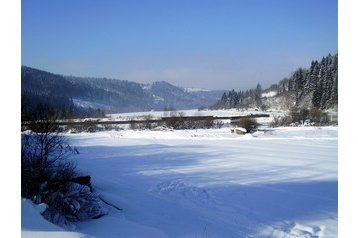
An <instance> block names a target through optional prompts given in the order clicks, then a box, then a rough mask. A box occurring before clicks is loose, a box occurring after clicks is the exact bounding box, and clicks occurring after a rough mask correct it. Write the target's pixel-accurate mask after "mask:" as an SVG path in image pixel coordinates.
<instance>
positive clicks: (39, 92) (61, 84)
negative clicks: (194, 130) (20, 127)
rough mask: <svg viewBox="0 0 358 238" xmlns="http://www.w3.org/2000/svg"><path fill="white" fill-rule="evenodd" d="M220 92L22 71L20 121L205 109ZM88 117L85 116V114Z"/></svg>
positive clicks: (162, 83)
mask: <svg viewBox="0 0 358 238" xmlns="http://www.w3.org/2000/svg"><path fill="white" fill-rule="evenodd" d="M223 92H224V91H223V90H217V91H210V90H204V89H186V88H182V87H177V86H174V85H171V84H169V83H167V82H164V81H161V82H155V83H152V84H139V83H136V82H130V81H126V80H117V79H107V78H88V77H73V76H64V75H58V74H53V73H50V72H46V71H42V70H38V69H34V68H30V67H27V66H22V67H21V95H22V97H21V100H22V109H21V111H22V118H23V119H25V118H27V119H30V118H32V117H37V116H38V115H36V113H37V112H36V111H39V110H42V109H43V108H47V109H48V110H50V111H51V112H52V113H55V111H56V112H60V114H61V115H60V117H71V116H78V115H76V113H77V114H78V112H80V113H79V114H83V116H86V111H91V110H92V111H93V110H95V111H98V112H99V111H102V114H103V111H106V112H135V111H150V110H164V109H169V108H170V109H176V110H183V109H195V108H199V107H208V106H210V105H212V104H214V103H215V102H216V101H217V100H218V99H220V97H221V95H222V93H223ZM87 114H88V113H87Z"/></svg>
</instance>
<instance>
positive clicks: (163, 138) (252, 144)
mask: <svg viewBox="0 0 358 238" xmlns="http://www.w3.org/2000/svg"><path fill="white" fill-rule="evenodd" d="M66 136H67V137H68V138H69V140H70V143H71V144H72V145H74V146H76V147H77V148H78V149H79V151H80V154H79V155H75V156H73V157H72V159H74V160H76V161H77V163H78V166H79V169H81V170H82V171H84V172H85V173H88V174H90V175H91V176H92V182H93V184H94V187H95V188H96V191H97V192H98V193H100V194H101V196H103V198H105V199H106V200H107V201H109V202H110V203H112V204H114V205H116V206H118V207H120V208H122V209H123V211H118V210H116V209H110V208H109V214H108V215H106V216H104V217H102V218H100V219H97V220H91V221H86V222H82V223H79V224H77V227H76V229H75V230H74V231H64V230H62V229H61V228H58V227H56V226H55V225H52V224H48V223H46V221H44V220H41V219H42V217H40V216H38V212H37V213H36V209H35V208H34V207H33V206H32V205H31V204H30V203H29V202H28V201H22V235H23V237H155V238H160V237H183V238H189V237H192V238H194V237H195V238H196V237H198V238H201V237H205V238H206V237H221V238H222V237H277V238H293V237H296V238H297V237H302V238H303V237H305V238H309V237H311V238H314V237H315V238H321V237H327V238H330V237H337V236H338V232H337V228H338V214H337V210H338V174H337V173H338V168H337V167H338V155H337V147H338V128H337V127H322V128H315V127H299V128H275V129H268V130H267V131H266V132H257V133H255V134H253V135H249V134H248V135H244V136H240V135H236V134H232V133H231V132H230V129H229V128H222V129H210V130H183V131H149V130H144V131H135V130H123V131H106V132H97V133H81V134H69V135H66Z"/></svg>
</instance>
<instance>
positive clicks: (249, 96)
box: [212, 84, 262, 109]
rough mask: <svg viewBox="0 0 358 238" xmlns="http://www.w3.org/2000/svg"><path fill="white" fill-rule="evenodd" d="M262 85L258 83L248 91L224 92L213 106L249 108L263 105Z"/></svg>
mask: <svg viewBox="0 0 358 238" xmlns="http://www.w3.org/2000/svg"><path fill="white" fill-rule="evenodd" d="M261 93H262V87H261V85H260V84H257V86H256V88H255V89H250V90H246V91H240V90H239V91H237V92H236V91H235V90H234V89H233V90H231V91H229V92H224V94H223V95H222V97H221V99H220V100H219V101H218V102H217V103H216V104H215V105H214V106H213V107H212V108H226V109H228V108H248V107H250V106H252V105H254V106H261Z"/></svg>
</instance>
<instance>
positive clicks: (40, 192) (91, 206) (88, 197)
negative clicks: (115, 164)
mask: <svg viewBox="0 0 358 238" xmlns="http://www.w3.org/2000/svg"><path fill="white" fill-rule="evenodd" d="M29 128H30V129H31V132H27V133H23V134H22V135H21V196H22V197H24V198H28V199H31V200H32V201H33V202H35V203H37V204H39V203H46V204H47V205H48V209H47V210H46V211H45V212H44V213H43V215H44V216H45V218H47V219H48V220H50V221H51V222H53V223H56V224H58V225H61V226H66V225H70V224H72V223H73V222H75V221H80V220H84V219H89V218H95V217H98V216H101V215H103V214H104V210H103V209H102V206H101V201H100V199H99V198H98V197H97V195H96V194H95V193H94V192H93V191H92V186H91V183H90V177H89V176H82V175H81V173H80V172H79V171H78V170H77V167H76V165H75V164H74V163H73V162H70V161H68V157H69V156H70V155H71V154H73V153H78V151H77V149H76V148H72V147H71V146H70V145H69V144H68V143H67V141H66V140H65V139H64V137H62V136H61V135H60V134H59V133H58V132H57V131H56V128H57V127H56V126H55V124H54V123H53V122H52V121H51V120H43V121H40V122H34V123H31V125H30V126H29ZM84 178H86V179H84Z"/></svg>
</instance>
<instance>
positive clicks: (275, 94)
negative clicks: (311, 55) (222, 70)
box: [213, 54, 338, 109]
mask: <svg viewBox="0 0 358 238" xmlns="http://www.w3.org/2000/svg"><path fill="white" fill-rule="evenodd" d="M292 106H297V107H305V108H312V107H317V108H320V109H328V108H337V107H338V54H334V55H331V54H329V55H328V56H326V57H323V58H322V59H321V60H320V61H317V60H314V61H312V63H311V66H310V68H299V69H297V70H296V71H294V72H293V73H292V75H291V76H290V77H288V78H284V79H283V80H281V81H280V82H278V83H277V84H274V85H271V86H270V87H269V88H268V89H265V90H263V89H262V88H261V86H260V85H259V84H258V85H257V87H256V88H255V89H251V90H246V91H240V90H238V91H235V90H232V91H229V92H225V93H224V94H223V95H222V97H221V100H219V101H218V102H217V103H216V104H215V105H214V106H213V108H245V107H262V108H265V109H266V108H270V107H272V108H286V109H287V108H290V107H292Z"/></svg>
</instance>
